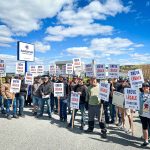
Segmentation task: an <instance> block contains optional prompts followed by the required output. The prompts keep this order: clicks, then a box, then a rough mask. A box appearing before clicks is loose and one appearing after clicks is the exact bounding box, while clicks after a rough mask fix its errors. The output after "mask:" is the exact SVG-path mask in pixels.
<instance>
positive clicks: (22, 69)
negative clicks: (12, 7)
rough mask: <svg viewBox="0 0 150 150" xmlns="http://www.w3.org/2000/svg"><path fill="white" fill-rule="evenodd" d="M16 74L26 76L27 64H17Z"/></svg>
mask: <svg viewBox="0 0 150 150" xmlns="http://www.w3.org/2000/svg"><path fill="white" fill-rule="evenodd" d="M16 74H21V75H24V74H25V63H24V62H16Z"/></svg>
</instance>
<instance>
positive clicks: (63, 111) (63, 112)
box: [60, 98, 67, 120]
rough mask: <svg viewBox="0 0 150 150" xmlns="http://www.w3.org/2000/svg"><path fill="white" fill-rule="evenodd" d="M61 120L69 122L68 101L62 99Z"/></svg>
mask: <svg viewBox="0 0 150 150" xmlns="http://www.w3.org/2000/svg"><path fill="white" fill-rule="evenodd" d="M60 119H65V120H67V99H61V98H60Z"/></svg>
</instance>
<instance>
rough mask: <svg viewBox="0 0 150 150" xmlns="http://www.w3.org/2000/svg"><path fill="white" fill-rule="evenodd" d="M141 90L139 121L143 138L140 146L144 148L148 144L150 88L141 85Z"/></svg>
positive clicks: (147, 85)
mask: <svg viewBox="0 0 150 150" xmlns="http://www.w3.org/2000/svg"><path fill="white" fill-rule="evenodd" d="M142 90H143V92H141V94H140V111H139V115H140V119H141V123H142V129H143V137H144V143H143V144H142V145H141V146H143V147H146V146H147V145H148V144H149V142H148V128H149V127H150V87H149V84H148V83H143V84H142Z"/></svg>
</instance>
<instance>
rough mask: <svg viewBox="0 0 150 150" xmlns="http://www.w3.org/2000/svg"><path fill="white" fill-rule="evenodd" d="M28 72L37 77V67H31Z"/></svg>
mask: <svg viewBox="0 0 150 150" xmlns="http://www.w3.org/2000/svg"><path fill="white" fill-rule="evenodd" d="M29 70H30V71H29V72H30V73H32V74H33V75H34V76H36V75H37V66H35V65H31V66H30V68H29Z"/></svg>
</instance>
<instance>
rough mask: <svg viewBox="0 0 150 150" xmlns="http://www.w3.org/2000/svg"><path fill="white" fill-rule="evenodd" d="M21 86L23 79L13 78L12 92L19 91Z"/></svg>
mask: <svg viewBox="0 0 150 150" xmlns="http://www.w3.org/2000/svg"><path fill="white" fill-rule="evenodd" d="M20 86H21V80H19V79H12V80H11V86H10V92H11V93H19V92H20Z"/></svg>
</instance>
